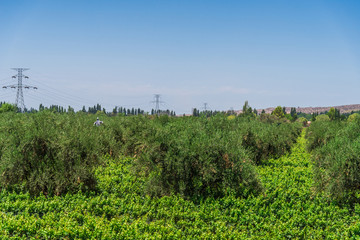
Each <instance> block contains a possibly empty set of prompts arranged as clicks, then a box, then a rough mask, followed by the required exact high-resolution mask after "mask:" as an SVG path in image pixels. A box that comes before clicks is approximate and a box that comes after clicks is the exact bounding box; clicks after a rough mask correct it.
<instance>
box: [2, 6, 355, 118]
mask: <svg viewBox="0 0 360 240" xmlns="http://www.w3.org/2000/svg"><path fill="white" fill-rule="evenodd" d="M359 11H360V1H351V0H349V1H334V0H328V1H321V0H318V1H256V0H255V1H230V0H229V1H211V0H207V1H204V0H203V1H200V0H199V1H194V0H193V1H168V0H167V1H150V0H147V1H137V0H134V1H91V0H88V1H82V0H77V1H68V0H65V1H45V0H44V1H36V0H33V1H20V0H11V1H10V0H2V1H0V84H1V86H2V85H8V84H12V83H15V80H13V79H11V76H12V75H13V74H14V73H15V72H14V71H13V70H11V69H10V68H13V67H27V68H30V70H29V71H27V72H26V74H27V75H28V76H29V77H30V79H29V80H26V82H25V83H26V84H29V85H34V86H37V87H38V88H39V89H38V90H36V91H34V90H26V91H25V92H24V98H25V104H26V106H27V107H36V108H37V107H38V106H39V104H40V103H43V104H45V105H50V104H57V105H62V106H68V105H71V106H73V107H75V108H76V109H80V108H81V107H82V106H83V105H85V106H86V107H88V106H92V105H94V104H96V103H101V104H102V105H103V106H104V107H105V108H106V109H107V110H111V109H112V108H113V107H114V106H125V107H136V108H138V107H140V108H142V109H145V110H150V109H151V108H152V107H154V106H153V104H151V103H150V102H151V101H152V100H153V94H161V97H162V101H164V103H163V104H162V105H161V108H163V109H172V110H175V111H176V112H177V113H190V112H191V109H192V108H193V107H196V108H200V109H201V108H202V107H203V104H204V103H205V102H206V103H208V107H209V108H211V109H213V110H215V109H217V110H227V109H230V108H233V109H235V110H236V109H241V108H242V105H243V103H244V101H245V100H248V101H249V104H250V105H251V106H252V107H255V108H266V107H274V106H278V105H281V106H294V107H298V106H300V107H306V106H330V105H343V104H358V103H360V95H359V93H358V92H359V88H360V70H359V66H360V45H359V42H360V15H359V14H358V12H359ZM24 81H25V80H24ZM15 96H16V92H15V90H10V89H1V90H0V101H4V100H5V101H9V102H14V101H15Z"/></svg>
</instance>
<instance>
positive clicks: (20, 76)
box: [3, 68, 37, 112]
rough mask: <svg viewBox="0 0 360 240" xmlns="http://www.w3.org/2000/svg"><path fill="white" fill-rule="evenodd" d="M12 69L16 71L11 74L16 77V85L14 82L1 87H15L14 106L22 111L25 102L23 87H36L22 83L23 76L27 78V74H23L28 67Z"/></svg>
mask: <svg viewBox="0 0 360 240" xmlns="http://www.w3.org/2000/svg"><path fill="white" fill-rule="evenodd" d="M12 69H13V70H15V71H17V72H18V73H17V74H16V75H14V76H12V78H17V79H18V84H17V85H15V84H14V85H9V86H3V88H17V93H16V101H15V104H16V106H17V108H18V109H19V111H20V112H24V110H25V103H24V93H23V88H26V89H37V87H33V86H28V85H23V84H22V80H23V77H24V78H25V79H28V78H29V77H28V76H25V75H23V72H24V71H26V70H29V69H28V68H12Z"/></svg>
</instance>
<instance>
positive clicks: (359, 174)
mask: <svg viewBox="0 0 360 240" xmlns="http://www.w3.org/2000/svg"><path fill="white" fill-rule="evenodd" d="M322 127H323V126H322ZM317 131H319V130H317ZM329 133H330V134H329ZM329 136H330V137H329ZM323 139H326V140H323V141H326V144H325V143H323V144H320V146H318V147H317V148H316V149H315V150H314V151H313V163H314V182H315V189H316V190H317V191H318V192H320V191H324V192H325V193H326V195H328V196H329V197H331V198H333V199H337V200H350V201H353V200H354V199H355V196H356V193H358V192H359V190H360V122H358V121H357V122H351V123H348V124H346V125H345V126H343V128H339V125H335V124H331V125H328V131H327V134H326V135H325V137H323ZM349 194H350V195H349ZM349 197H350V198H349Z"/></svg>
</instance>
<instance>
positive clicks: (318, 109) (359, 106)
mask: <svg viewBox="0 0 360 240" xmlns="http://www.w3.org/2000/svg"><path fill="white" fill-rule="evenodd" d="M332 107H333V108H337V109H339V110H340V113H348V112H351V111H360V104H351V105H342V106H330V107H297V108H296V112H302V113H314V112H318V113H320V112H325V111H329V110H330V108H332ZM274 109H275V108H274V107H270V108H265V109H264V110H265V113H271V112H272V111H274ZM285 109H286V112H287V113H290V109H291V107H286V108H285ZM262 110H263V109H257V111H258V113H261V112H262ZM240 112H242V111H241V110H240V111H239V113H240Z"/></svg>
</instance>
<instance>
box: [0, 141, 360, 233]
mask: <svg viewBox="0 0 360 240" xmlns="http://www.w3.org/2000/svg"><path fill="white" fill-rule="evenodd" d="M304 144H305V141H304V138H300V139H299V142H298V144H296V145H295V146H293V149H292V153H291V154H290V155H285V156H283V157H281V158H280V159H271V160H269V161H268V163H267V164H266V165H261V166H259V167H258V169H259V176H260V178H261V182H262V183H263V186H264V192H263V193H262V194H259V195H256V196H255V195H251V196H249V197H247V198H238V197H236V196H235V195H233V194H232V193H229V194H227V195H226V196H224V197H222V198H217V199H215V198H211V197H208V198H204V199H199V200H198V201H193V200H187V199H184V198H182V197H180V196H177V195H170V196H164V197H161V198H157V197H154V198H151V197H148V196H144V195H143V191H144V183H145V181H146V179H145V178H139V177H135V176H134V175H133V174H132V173H131V171H130V169H131V166H132V162H133V161H134V160H133V158H123V157H122V158H115V159H111V158H110V157H107V158H104V159H103V160H104V162H103V164H102V165H101V166H99V167H97V169H96V171H95V176H96V179H97V182H98V188H99V189H98V191H99V192H98V193H92V192H87V193H82V192H78V193H75V194H66V195H63V196H52V197H50V196H48V197H45V196H43V195H40V196H38V197H34V198H33V197H31V196H30V195H29V194H28V193H15V192H9V191H5V190H3V191H2V192H1V193H0V215H1V217H0V235H1V236H2V238H4V239H7V238H12V239H21V238H22V239H31V238H34V239H356V238H357V237H359V235H360V224H359V221H358V220H359V215H360V205H359V204H355V206H354V208H351V207H350V206H349V205H347V204H344V205H341V206H339V205H337V204H335V203H333V202H327V201H325V199H324V198H323V197H322V196H320V195H318V196H313V195H312V192H311V187H312V184H313V180H312V178H313V174H312V167H311V162H310V155H309V154H308V153H307V152H305V150H304Z"/></svg>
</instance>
